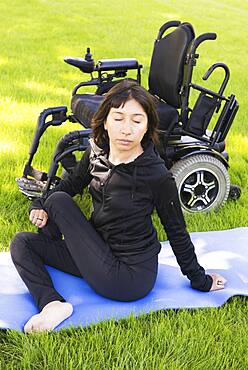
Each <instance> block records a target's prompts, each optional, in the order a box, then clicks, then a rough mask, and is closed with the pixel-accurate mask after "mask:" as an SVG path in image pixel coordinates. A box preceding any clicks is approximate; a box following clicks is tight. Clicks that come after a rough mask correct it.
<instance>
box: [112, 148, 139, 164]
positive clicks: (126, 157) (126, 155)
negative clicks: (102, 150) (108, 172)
mask: <svg viewBox="0 0 248 370" xmlns="http://www.w3.org/2000/svg"><path fill="white" fill-rule="evenodd" d="M143 151H144V150H143V148H142V146H141V145H140V147H139V148H137V149H136V150H135V151H132V152H131V153H130V152H129V151H121V152H120V151H116V150H114V148H112V147H111V145H110V148H109V157H108V159H109V161H110V162H111V163H113V164H114V165H118V164H120V163H129V162H133V161H134V160H135V159H136V158H137V157H138V156H139V155H140V154H142V153H143Z"/></svg>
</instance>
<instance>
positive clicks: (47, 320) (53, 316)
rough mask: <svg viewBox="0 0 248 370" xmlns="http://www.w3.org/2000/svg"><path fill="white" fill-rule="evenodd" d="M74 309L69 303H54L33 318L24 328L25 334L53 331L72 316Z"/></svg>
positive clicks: (50, 303)
mask: <svg viewBox="0 0 248 370" xmlns="http://www.w3.org/2000/svg"><path fill="white" fill-rule="evenodd" d="M72 312H73V307H72V305H71V304H70V303H68V302H60V301H52V302H49V303H48V304H47V305H46V306H45V307H44V308H43V310H42V311H41V312H40V313H39V314H37V315H34V316H32V317H31V318H30V319H29V320H28V322H27V323H26V324H25V326H24V333H31V332H41V331H51V330H53V329H54V328H55V327H56V326H58V325H59V324H60V323H61V322H62V321H64V320H65V319H67V318H68V317H70V316H71V314H72Z"/></svg>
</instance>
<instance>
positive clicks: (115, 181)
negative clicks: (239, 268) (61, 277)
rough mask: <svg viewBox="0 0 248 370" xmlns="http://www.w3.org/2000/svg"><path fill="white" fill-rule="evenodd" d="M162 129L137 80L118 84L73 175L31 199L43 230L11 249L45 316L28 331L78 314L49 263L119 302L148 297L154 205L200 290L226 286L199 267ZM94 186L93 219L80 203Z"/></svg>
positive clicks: (25, 235)
mask: <svg viewBox="0 0 248 370" xmlns="http://www.w3.org/2000/svg"><path fill="white" fill-rule="evenodd" d="M157 124H158V116H157V113H156V107H155V103H154V98H153V97H152V96H151V95H150V94H149V93H148V92H147V91H146V90H145V89H144V88H143V87H141V86H140V85H138V84H136V83H135V82H131V81H123V82H120V83H119V84H117V85H116V86H115V87H113V88H112V89H111V90H110V91H109V92H108V93H107V94H106V96H105V98H104V100H103V102H102V104H101V106H100V108H99V109H98V111H97V112H96V114H95V115H94V117H93V122H92V128H93V138H91V139H90V145H89V147H88V148H87V150H86V151H85V153H84V155H83V157H82V159H81V160H80V161H79V163H78V164H77V166H76V167H75V169H74V171H73V173H72V174H71V175H68V176H67V178H66V179H64V180H61V182H60V183H59V184H58V185H57V186H56V187H55V188H54V189H52V190H50V192H49V193H48V196H47V197H46V198H41V199H37V200H35V201H34V202H33V203H32V206H31V212H30V221H31V222H32V223H33V224H34V225H36V226H37V227H38V231H39V232H38V233H31V232H22V233H18V234H16V236H15V237H14V239H13V241H12V242H11V249H10V250H11V256H12V259H13V262H14V264H15V266H16V269H17V271H18V273H19V274H20V276H21V278H22V279H23V281H24V283H25V284H26V286H27V287H28V289H29V291H30V293H31V294H32V295H33V297H34V299H35V301H36V303H37V305H38V307H39V310H40V313H39V314H37V315H34V316H32V317H31V318H30V320H29V321H28V322H27V323H26V325H25V326H24V331H25V332H27V333H28V332H35V331H43V330H53V329H54V328H55V327H56V326H57V325H59V324H60V323H61V322H62V321H63V320H65V319H66V318H68V317H69V316H70V315H71V314H72V312H73V307H72V305H71V304H70V303H69V302H66V301H65V299H64V298H63V297H62V296H61V295H60V294H59V293H58V292H57V291H56V290H55V288H54V286H53V283H52V280H51V278H50V276H49V274H48V272H47V270H46V268H45V267H44V265H45V264H46V265H50V266H53V267H55V268H57V269H59V270H62V271H65V272H68V273H70V274H73V275H76V276H80V277H82V278H83V279H85V281H86V282H87V283H88V284H89V285H90V286H91V287H92V288H93V289H94V290H95V292H97V293H98V294H100V295H102V296H104V297H107V298H110V299H113V300H119V301H132V300H136V299H139V298H142V297H144V296H146V295H147V294H148V293H149V292H150V291H151V290H152V288H153V286H154V284H155V282H156V277H157V269H158V253H159V252H160V249H161V245H160V243H159V241H158V239H157V234H156V231H155V228H154V226H153V224H152V220H151V215H152V212H153V210H154V208H156V210H157V213H158V215H159V217H160V220H161V222H162V225H163V227H164V229H165V231H166V233H167V236H168V239H169V241H170V244H171V247H172V249H173V252H174V254H175V256H176V259H177V262H178V264H179V266H180V268H181V271H182V273H183V274H184V275H186V276H187V277H188V279H189V280H190V282H191V286H192V288H194V289H198V290H202V291H205V292H207V291H209V290H217V289H222V288H224V284H225V279H224V278H223V277H222V276H220V275H218V274H216V273H212V274H209V275H207V274H206V273H205V270H204V269H203V267H201V266H200V265H199V263H198V261H197V257H196V255H195V251H194V246H193V244H192V242H191V240H190V236H189V234H188V232H187V230H186V226H185V221H184V217H183V214H182V210H181V206H180V201H179V198H178V192H177V187H176V184H175V180H174V178H173V177H172V174H171V173H170V171H169V170H168V169H167V168H166V166H165V164H164V161H163V160H162V159H161V158H160V156H159V154H158V152H157V150H156V148H155V146H154V143H156V142H157ZM88 185H89V190H90V194H91V196H92V201H93V212H92V215H91V218H90V220H87V219H86V218H85V216H84V214H83V213H82V211H81V210H80V208H79V207H78V206H77V204H76V203H75V202H74V201H73V199H72V197H73V196H74V195H76V194H78V193H82V192H83V189H84V188H86V187H87V186H88ZM85 304H87V302H85Z"/></svg>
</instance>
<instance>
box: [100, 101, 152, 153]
mask: <svg viewBox="0 0 248 370" xmlns="http://www.w3.org/2000/svg"><path fill="white" fill-rule="evenodd" d="M147 125H148V119H147V114H146V112H145V111H144V109H143V107H142V106H141V105H140V104H139V103H138V102H137V101H136V100H135V99H130V100H128V101H127V102H126V103H125V105H124V106H120V107H119V108H111V109H110V111H109V114H108V116H107V119H106V122H105V124H104V128H105V130H107V132H108V136H109V144H110V149H111V148H112V149H115V150H116V151H118V152H123V151H130V153H131V152H135V151H136V150H140V149H141V140H142V139H143V137H144V135H145V133H146V131H147Z"/></svg>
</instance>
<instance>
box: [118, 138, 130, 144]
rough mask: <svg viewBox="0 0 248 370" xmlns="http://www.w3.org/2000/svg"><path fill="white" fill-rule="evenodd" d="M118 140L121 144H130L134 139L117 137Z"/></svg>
mask: <svg viewBox="0 0 248 370" xmlns="http://www.w3.org/2000/svg"><path fill="white" fill-rule="evenodd" d="M117 142H118V143H119V144H123V145H128V144H130V143H131V142H132V141H131V140H125V139H117Z"/></svg>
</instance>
